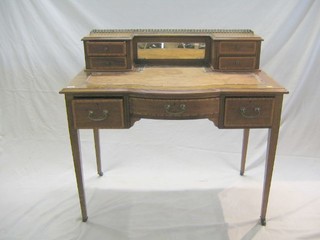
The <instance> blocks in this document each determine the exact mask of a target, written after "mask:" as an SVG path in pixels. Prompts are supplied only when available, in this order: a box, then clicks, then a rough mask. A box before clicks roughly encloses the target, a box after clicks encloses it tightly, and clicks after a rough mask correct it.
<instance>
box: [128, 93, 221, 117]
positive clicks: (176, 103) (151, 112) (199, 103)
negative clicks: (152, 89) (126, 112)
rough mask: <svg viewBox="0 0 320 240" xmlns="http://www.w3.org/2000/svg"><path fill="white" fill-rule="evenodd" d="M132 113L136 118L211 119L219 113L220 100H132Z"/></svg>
mask: <svg viewBox="0 0 320 240" xmlns="http://www.w3.org/2000/svg"><path fill="white" fill-rule="evenodd" d="M130 109H131V110H130V112H131V114H132V115H133V116H136V117H145V118H154V119H188V118H191V119H196V118H211V117H214V116H216V115H217V114H218V112H219V99H218V98H207V99H186V100H182V99H179V100H172V99H145V98H131V99H130Z"/></svg>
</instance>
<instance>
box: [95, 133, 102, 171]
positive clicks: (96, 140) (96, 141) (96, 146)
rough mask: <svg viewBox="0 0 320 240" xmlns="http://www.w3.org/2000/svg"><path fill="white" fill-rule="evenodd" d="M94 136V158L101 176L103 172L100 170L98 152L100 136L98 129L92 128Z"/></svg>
mask: <svg viewBox="0 0 320 240" xmlns="http://www.w3.org/2000/svg"><path fill="white" fill-rule="evenodd" d="M93 136H94V145H95V149H96V159H97V172H98V174H99V176H103V172H102V170H101V152H100V137H99V129H96V128H95V129H93Z"/></svg>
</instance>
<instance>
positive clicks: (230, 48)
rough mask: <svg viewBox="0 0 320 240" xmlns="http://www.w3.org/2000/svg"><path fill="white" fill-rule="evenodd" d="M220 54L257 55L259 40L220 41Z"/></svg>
mask: <svg viewBox="0 0 320 240" xmlns="http://www.w3.org/2000/svg"><path fill="white" fill-rule="evenodd" d="M219 49H220V54H232V55H243V54H247V55H255V54H256V51H257V42H253V41H252V42H229V41H224V42H220V48H219Z"/></svg>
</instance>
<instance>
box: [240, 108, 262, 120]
mask: <svg viewBox="0 0 320 240" xmlns="http://www.w3.org/2000/svg"><path fill="white" fill-rule="evenodd" d="M253 110H254V112H253V114H249V113H248V112H247V108H246V107H241V108H240V113H241V116H242V117H244V118H257V117H259V115H260V107H255V108H253Z"/></svg>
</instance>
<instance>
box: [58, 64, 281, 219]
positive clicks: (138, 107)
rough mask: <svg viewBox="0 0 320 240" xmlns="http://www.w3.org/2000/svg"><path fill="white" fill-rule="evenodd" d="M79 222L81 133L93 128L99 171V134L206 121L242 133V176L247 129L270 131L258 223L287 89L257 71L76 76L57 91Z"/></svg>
mask: <svg viewBox="0 0 320 240" xmlns="http://www.w3.org/2000/svg"><path fill="white" fill-rule="evenodd" d="M61 93H62V94H64V95H65V100H66V107H67V115H68V124H69V133H70V140H71V147H72V154H73V161H74V167H75V173H76V180H77V186H78V192H79V198H80V206H81V213H82V220H83V221H86V220H87V219H88V215H87V210H86V200H85V191H84V184H83V176H82V169H81V156H80V144H79V135H78V131H79V129H93V133H94V142H95V151H96V159H97V170H98V174H99V175H101V176H102V175H103V172H102V170H101V159H100V144H99V129H125V128H130V127H132V126H133V125H134V123H135V122H136V121H138V120H139V119H141V118H149V119H177V120H179V119H203V118H206V119H209V120H211V121H212V122H213V123H214V125H215V126H217V127H218V128H221V129H226V128H229V129H239V128H240V129H244V134H243V148H242V159H241V169H240V174H241V175H243V174H244V171H245V161H246V152H247V145H248V137H249V129H250V128H268V129H269V136H268V143H267V144H268V147H267V159H266V164H265V178H264V183H263V194H262V205H261V215H260V221H261V224H262V225H265V224H266V211H267V205H268V198H269V192H270V185H271V178H272V172H273V166H274V161H275V154H276V148H277V140H278V134H279V126H280V117H281V108H282V100H283V94H285V93H287V90H286V89H284V88H283V87H282V86H280V85H278V84H277V83H276V82H275V81H274V80H272V79H271V78H270V77H269V76H268V75H267V74H266V73H264V72H263V71H260V70H253V71H250V72H232V71H231V72H219V71H213V69H211V68H206V67H203V66H197V67H195V66H188V67H187V66H175V67H166V66H152V67H150V66H146V67H142V68H137V69H135V70H132V71H128V72H105V73H103V74H102V73H99V72H88V71H87V72H86V71H82V72H80V73H79V74H78V75H77V76H76V77H75V78H74V79H73V81H72V82H71V83H70V84H69V85H68V86H67V87H66V88H64V89H62V91H61Z"/></svg>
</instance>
